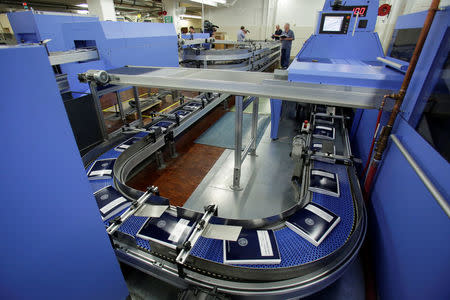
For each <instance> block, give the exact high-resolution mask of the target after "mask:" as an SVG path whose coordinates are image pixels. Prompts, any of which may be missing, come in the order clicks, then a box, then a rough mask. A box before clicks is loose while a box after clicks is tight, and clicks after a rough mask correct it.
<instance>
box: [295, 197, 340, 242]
mask: <svg viewBox="0 0 450 300" xmlns="http://www.w3.org/2000/svg"><path fill="white" fill-rule="evenodd" d="M340 220H341V218H340V217H338V216H337V215H335V214H334V213H332V212H331V211H329V210H328V209H326V208H324V207H322V206H320V205H317V204H315V203H309V204H308V205H306V206H305V207H304V208H303V209H301V210H299V211H297V212H296V213H295V214H294V215H292V216H291V217H289V218H288V219H287V221H286V226H287V227H288V228H290V229H291V230H292V231H294V232H295V233H297V234H298V235H300V236H301V237H303V238H304V239H306V240H307V241H309V242H310V243H311V244H313V245H315V246H319V245H320V243H322V242H323V240H324V239H325V238H326V237H327V236H328V234H329V233H330V232H331V231H332V230H333V229H334V228H335V227H336V225H337V224H338V223H339V221H340Z"/></svg>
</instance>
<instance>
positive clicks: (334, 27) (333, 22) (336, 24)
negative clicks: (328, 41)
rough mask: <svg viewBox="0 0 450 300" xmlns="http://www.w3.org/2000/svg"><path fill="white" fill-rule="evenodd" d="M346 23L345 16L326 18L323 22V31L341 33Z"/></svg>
mask: <svg viewBox="0 0 450 300" xmlns="http://www.w3.org/2000/svg"><path fill="white" fill-rule="evenodd" d="M343 23H344V16H325V20H324V22H323V27H322V30H323V31H330V32H339V31H341V29H342V24H343Z"/></svg>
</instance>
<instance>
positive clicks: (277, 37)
mask: <svg viewBox="0 0 450 300" xmlns="http://www.w3.org/2000/svg"><path fill="white" fill-rule="evenodd" d="M275 28H276V30H275V33H274V34H272V38H273V39H275V40H276V41H279V40H280V35H281V34H282V33H283V30H281V28H280V25H277V26H276V27H275Z"/></svg>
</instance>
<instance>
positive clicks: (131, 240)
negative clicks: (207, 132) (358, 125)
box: [104, 100, 366, 298]
mask: <svg viewBox="0 0 450 300" xmlns="http://www.w3.org/2000/svg"><path fill="white" fill-rule="evenodd" d="M213 101H214V100H213ZM210 103H211V102H210ZM245 103H246V102H245ZM194 115H195V114H194ZM194 115H192V116H191V117H193V116H194ZM336 118H337V119H339V117H338V116H336ZM339 120H340V119H339ZM310 121H311V122H314V119H311V120H310ZM153 124H154V123H153ZM181 124H182V123H181ZM334 126H335V128H336V129H337V131H339V132H341V131H342V132H346V128H345V126H344V123H343V122H342V123H341V122H339V121H338V122H336V124H335V125H334ZM174 128H175V127H174ZM171 130H172V131H173V128H172V129H169V131H171ZM168 134H169V133H168V132H167V131H166V133H165V135H168ZM137 135H138V136H140V137H142V140H141V141H139V142H137V143H135V144H134V145H132V146H131V147H129V148H127V149H126V150H125V151H124V152H123V153H122V154H120V156H119V157H118V158H117V159H116V161H115V164H114V172H113V176H114V179H113V180H111V182H108V183H104V184H112V185H115V187H116V188H117V189H118V190H119V191H120V192H121V193H122V194H123V195H124V196H125V197H127V198H129V199H133V200H134V201H136V204H137V205H136V207H138V206H139V205H141V204H142V203H143V202H145V201H146V199H147V198H148V196H149V194H150V193H149V191H147V192H145V193H143V192H142V191H136V190H133V189H131V188H130V187H128V186H126V181H127V179H128V177H129V176H130V174H132V173H133V170H134V169H135V168H137V167H138V166H139V165H141V163H142V162H143V161H145V160H146V159H147V158H148V157H149V155H152V154H153V153H154V151H156V149H158V147H157V148H154V145H156V144H158V141H161V140H162V141H163V144H164V139H165V138H162V139H161V138H157V139H156V140H155V139H154V138H152V137H151V136H150V133H149V132H144V131H140V132H139V133H138V134H137ZM305 135H306V136H307V140H308V145H310V144H311V142H312V137H311V131H309V132H305ZM149 136H150V138H147V137H149ZM340 137H341V139H342V141H344V142H342V147H343V149H342V152H343V153H344V155H343V156H345V158H346V159H349V160H351V151H349V149H347V144H346V142H345V141H346V140H347V139H348V136H347V135H345V134H341V135H340ZM339 145H340V144H339ZM340 147H341V146H339V149H340ZM304 150H305V151H302V155H303V156H304V157H303V158H304V159H305V161H307V162H308V163H306V164H305V167H304V169H303V176H302V179H301V185H302V187H303V189H302V191H301V192H300V198H302V201H299V203H298V204H296V205H294V206H293V207H291V208H289V209H288V210H286V211H283V212H280V213H279V214H278V215H276V216H268V217H267V218H263V219H257V220H237V219H226V218H221V217H217V216H214V215H213V214H214V212H215V211H216V209H219V210H220V207H218V208H217V207H212V208H211V209H207V210H206V212H205V213H200V212H195V211H190V210H187V209H184V208H182V207H173V206H171V207H169V210H172V211H176V215H177V216H179V217H181V218H185V219H189V220H193V221H194V222H195V224H196V225H195V228H196V230H195V231H193V233H191V234H190V236H189V237H188V239H187V242H189V243H188V244H184V245H183V247H182V248H181V249H180V250H181V251H180V252H178V253H177V254H173V255H171V254H170V253H171V250H170V248H167V246H165V245H162V244H158V243H155V242H152V243H149V242H148V241H146V240H143V239H140V238H138V237H136V234H137V232H138V230H139V229H140V228H141V227H142V225H143V224H144V223H145V222H146V220H147V218H145V217H137V216H135V215H133V212H135V211H137V208H136V207H135V208H134V209H131V210H128V211H125V212H123V213H122V214H121V216H120V218H117V217H116V219H114V218H113V219H111V220H110V221H107V223H106V225H108V226H109V229H111V230H110V231H111V233H112V239H113V244H114V247H115V251H116V254H117V256H118V258H119V260H121V261H122V262H125V263H127V264H130V265H132V266H134V267H136V268H139V269H140V270H142V271H144V272H147V273H149V274H151V275H153V276H156V277H158V278H161V279H163V280H166V281H168V282H171V283H173V284H174V285H177V286H179V287H187V286H189V285H192V284H193V285H196V286H199V287H202V288H206V289H209V290H215V291H216V292H218V293H228V294H233V295H240V296H249V297H279V298H285V297H288V296H293V297H294V296H305V295H308V294H311V293H313V292H315V291H318V290H320V289H321V288H323V287H325V286H327V285H328V284H330V283H332V282H333V281H335V280H336V279H337V278H339V276H340V275H341V274H342V273H343V271H344V270H345V267H346V266H347V265H348V264H349V263H350V262H351V261H352V260H353V258H354V257H355V256H356V254H357V252H358V251H359V248H360V247H361V244H362V241H363V238H364V235H365V230H366V213H365V208H364V204H363V200H362V197H361V191H360V189H359V184H358V181H357V178H356V175H355V170H354V167H353V166H352V165H349V164H329V163H324V162H318V161H314V160H312V159H311V154H312V152H311V151H309V146H308V147H306V148H305V149H304ZM108 153H109V152H106V153H105V155H106V157H108V155H110V154H108ZM116 157H117V156H116ZM312 167H317V168H322V169H325V170H328V171H332V172H336V173H338V174H339V178H342V182H341V183H340V184H341V194H342V195H341V196H340V198H339V199H336V198H332V197H330V196H323V195H320V194H317V193H311V192H308V191H307V189H306V188H305V187H306V185H307V184H308V180H309V179H308V177H309V176H306V175H305V174H309V170H310V169H311V168H312ZM308 202H312V203H316V204H319V205H322V206H323V207H326V208H327V209H329V210H331V211H333V212H334V213H336V214H338V215H339V216H341V218H342V221H341V223H340V224H339V226H338V227H336V229H335V230H334V231H333V233H332V235H330V236H329V237H328V238H327V239H326V240H325V241H324V242H323V243H322V244H321V245H320V246H319V247H316V246H313V245H312V244H310V243H309V242H308V241H306V240H305V239H302V238H300V237H299V236H298V235H297V234H295V233H294V232H293V231H291V230H290V229H288V228H287V227H285V226H284V220H285V219H286V218H288V217H289V216H291V215H292V214H294V213H295V212H296V211H298V210H299V209H302V208H303V206H304V205H305V203H308ZM130 211H131V213H130ZM117 220H119V222H117ZM208 223H211V224H226V225H236V226H242V227H244V228H247V229H251V230H256V229H259V228H263V229H273V230H274V232H275V236H276V239H277V241H278V244H279V247H280V254H281V257H282V262H281V264H279V265H246V266H244V265H227V264H224V263H223V252H222V251H223V247H222V241H220V240H215V239H208V238H205V237H203V236H202V231H203V230H204V226H206V225H207V224H208ZM202 224H203V225H202ZM113 230H114V232H112V231H113Z"/></svg>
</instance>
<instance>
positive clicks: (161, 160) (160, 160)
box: [155, 150, 166, 169]
mask: <svg viewBox="0 0 450 300" xmlns="http://www.w3.org/2000/svg"><path fill="white" fill-rule="evenodd" d="M155 155H156V165H157V166H158V169H164V168H165V167H166V164H165V163H164V157H163V154H162V152H161V150H158V151H156V154H155Z"/></svg>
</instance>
